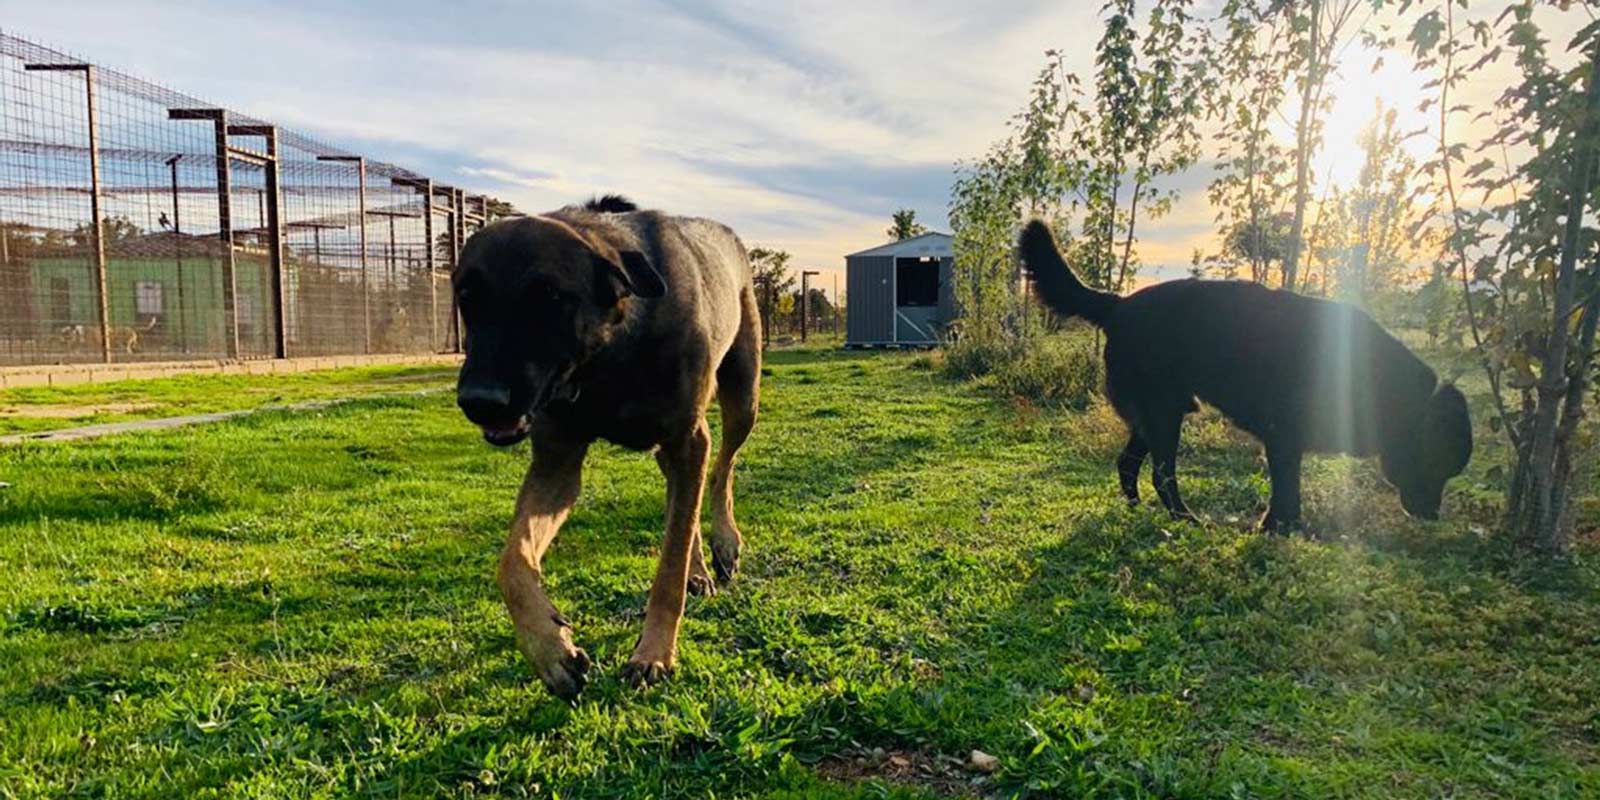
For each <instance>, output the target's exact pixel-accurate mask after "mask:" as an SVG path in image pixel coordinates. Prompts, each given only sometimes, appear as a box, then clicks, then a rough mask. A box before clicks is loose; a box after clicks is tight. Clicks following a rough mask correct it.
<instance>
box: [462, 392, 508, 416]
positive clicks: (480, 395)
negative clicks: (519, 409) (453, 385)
mask: <svg viewBox="0 0 1600 800" xmlns="http://www.w3.org/2000/svg"><path fill="white" fill-rule="evenodd" d="M456 405H458V406H460V407H461V412H462V413H464V414H466V415H467V419H470V420H472V421H473V422H476V423H478V424H479V425H491V424H494V423H499V422H505V421H506V418H508V417H510V416H512V412H511V392H510V391H508V390H506V389H499V388H494V387H487V386H462V387H460V388H458V389H456Z"/></svg>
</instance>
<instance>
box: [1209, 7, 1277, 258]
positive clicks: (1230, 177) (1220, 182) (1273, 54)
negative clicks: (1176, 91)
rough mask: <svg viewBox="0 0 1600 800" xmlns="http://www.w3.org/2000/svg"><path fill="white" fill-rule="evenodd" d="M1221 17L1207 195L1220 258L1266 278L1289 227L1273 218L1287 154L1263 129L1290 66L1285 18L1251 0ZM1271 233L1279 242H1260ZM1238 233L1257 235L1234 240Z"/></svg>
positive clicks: (1215, 52) (1215, 56) (1213, 54)
mask: <svg viewBox="0 0 1600 800" xmlns="http://www.w3.org/2000/svg"><path fill="white" fill-rule="evenodd" d="M1220 19H1221V21H1222V23H1223V25H1224V28H1225V30H1226V35H1225V36H1224V37H1223V39H1222V43H1221V45H1220V46H1218V47H1216V48H1214V49H1213V50H1211V51H1210V55H1211V57H1212V59H1213V62H1212V63H1213V71H1214V72H1215V73H1216V74H1217V75H1219V76H1220V77H1221V81H1220V82H1219V83H1218V85H1217V92H1216V96H1215V98H1214V99H1213V103H1212V105H1213V108H1214V109H1215V111H1216V113H1217V114H1218V117H1219V122H1220V126H1219V128H1218V133H1217V135H1216V139H1217V141H1218V142H1219V144H1220V147H1219V152H1218V159H1217V164H1216V169H1217V171H1218V175H1217V177H1216V178H1215V179H1214V180H1213V181H1212V182H1211V186H1210V188H1209V190H1208V191H1207V197H1208V199H1209V200H1210V201H1211V205H1212V206H1213V207H1214V208H1216V209H1217V217H1216V219H1217V222H1218V224H1220V225H1221V226H1222V228H1223V230H1224V231H1225V232H1226V233H1225V236H1224V239H1225V246H1224V255H1223V256H1222V257H1221V258H1222V259H1227V258H1232V257H1239V258H1243V259H1244V260H1245V261H1246V262H1247V265H1248V267H1249V269H1248V275H1249V276H1250V279H1251V280H1253V281H1255V282H1257V283H1266V282H1267V276H1268V273H1267V270H1268V267H1269V266H1270V262H1271V261H1272V260H1276V261H1278V263H1279V265H1280V266H1281V265H1282V263H1283V256H1284V254H1285V252H1286V251H1287V249H1288V247H1287V245H1288V242H1287V236H1288V231H1289V228H1290V227H1291V226H1292V217H1289V216H1284V223H1283V225H1282V226H1281V229H1280V228H1279V226H1278V224H1277V221H1276V220H1275V219H1274V218H1273V217H1274V215H1276V214H1279V213H1281V212H1282V209H1283V208H1284V207H1285V206H1286V204H1287V198H1288V192H1289V188H1290V187H1289V183H1288V182H1287V180H1286V179H1285V176H1286V175H1287V174H1288V172H1289V154H1288V151H1287V150H1286V149H1285V148H1284V147H1283V146H1281V145H1279V144H1278V142H1277V139H1276V138H1275V137H1274V136H1273V135H1272V133H1271V131H1270V130H1269V128H1268V123H1269V122H1270V121H1271V119H1272V117H1273V115H1274V114H1275V113H1277V112H1278V110H1279V109H1280V107H1281V106H1282V105H1283V99H1284V87H1285V85H1286V84H1287V83H1288V81H1289V75H1290V72H1291V67H1292V65H1293V61H1292V60H1291V58H1290V53H1289V47H1288V35H1289V31H1290V30H1291V27H1290V15H1288V14H1286V13H1283V9H1282V7H1281V4H1279V3H1270V2H1269V3H1267V4H1266V5H1265V6H1263V5H1261V4H1260V3H1258V2H1257V1H1256V0H1228V2H1227V3H1225V4H1224V5H1223V8H1222V13H1221V15H1220ZM1275 233H1281V235H1282V236H1283V237H1284V240H1283V241H1280V242H1268V241H1266V238H1265V237H1267V236H1268V235H1269V234H1275ZM1238 236H1250V237H1256V238H1255V240H1254V241H1240V240H1238V239H1237V238H1236V237H1238ZM1230 237H1233V238H1232V240H1231V241H1229V239H1230ZM1269 254H1270V256H1271V257H1270V258H1269V257H1268V256H1269ZM1238 266H1239V265H1238V264H1231V269H1232V271H1233V272H1237V271H1238Z"/></svg>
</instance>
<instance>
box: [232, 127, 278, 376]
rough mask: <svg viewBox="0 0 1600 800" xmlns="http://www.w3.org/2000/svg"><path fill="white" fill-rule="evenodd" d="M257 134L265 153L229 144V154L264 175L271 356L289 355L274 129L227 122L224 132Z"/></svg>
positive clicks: (276, 142) (275, 131)
mask: <svg viewBox="0 0 1600 800" xmlns="http://www.w3.org/2000/svg"><path fill="white" fill-rule="evenodd" d="M227 134H233V135H236V136H259V137H261V138H262V139H265V140H266V152H265V153H253V152H250V151H248V150H242V149H238V148H233V147H229V148H228V155H229V157H238V158H241V159H243V160H245V161H250V162H254V163H257V164H259V165H260V166H261V169H262V172H263V173H264V177H265V179H266V189H265V192H266V198H265V199H266V203H265V205H266V215H267V218H266V220H265V222H266V229H267V276H268V281H269V283H270V284H271V285H270V289H271V292H272V317H273V322H274V327H275V328H276V331H275V332H274V334H273V337H272V357H273V358H288V357H289V309H288V306H289V302H288V287H287V286H286V285H285V281H284V279H283V277H284V276H283V269H284V266H283V239H284V236H283V214H282V212H281V209H280V208H279V206H280V202H281V200H282V199H283V198H282V196H281V193H280V192H279V191H278V129H277V127H276V126H274V125H229V126H226V128H225V129H224V136H226V135H227Z"/></svg>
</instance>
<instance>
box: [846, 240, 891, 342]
mask: <svg viewBox="0 0 1600 800" xmlns="http://www.w3.org/2000/svg"><path fill="white" fill-rule="evenodd" d="M845 271H846V273H847V274H846V276H845V288H846V291H848V292H849V296H848V297H847V298H846V300H847V302H848V308H847V309H846V314H847V315H848V329H847V331H846V333H847V334H848V338H847V341H848V342H849V343H850V344H889V343H891V342H893V341H894V311H895V309H894V257H893V256H860V257H856V258H851V259H847V260H846V262H845Z"/></svg>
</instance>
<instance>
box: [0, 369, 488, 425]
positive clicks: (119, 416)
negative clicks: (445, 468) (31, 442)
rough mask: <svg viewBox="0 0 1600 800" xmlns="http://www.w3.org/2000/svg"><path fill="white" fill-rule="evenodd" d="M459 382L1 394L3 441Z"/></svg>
mask: <svg viewBox="0 0 1600 800" xmlns="http://www.w3.org/2000/svg"><path fill="white" fill-rule="evenodd" d="M455 375H456V370H455V368H453V367H449V366H441V365H438V364H430V365H416V366H407V365H403V364H391V365H383V366H375V367H350V368H347V369H330V370H318V371H315V372H302V373H295V374H291V375H271V376H262V375H181V376H177V377H173V378H156V379H153V380H139V381H116V382H113V383H86V384H77V385H73V386H59V387H28V388H23V389H0V435H5V434H13V433H35V432H38V431H47V430H56V429H58V428H74V427H78V426H80V425H98V424H101V423H107V422H127V421H130V420H136V419H154V418H157V417H177V416H184V415H188V414H204V413H208V412H212V411H235V410H238V409H244V408H255V407H257V406H261V405H267V404H283V403H297V402H302V401H306V400H326V399H330V398H338V397H350V396H352V395H368V394H382V393H397V394H398V393H405V392H414V391H418V390H424V389H432V388H443V387H448V386H450V385H451V384H452V383H453V382H454V381H455Z"/></svg>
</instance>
